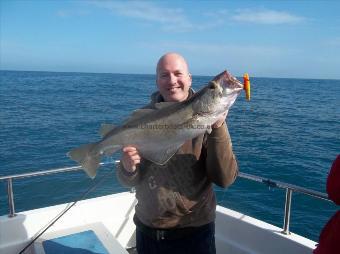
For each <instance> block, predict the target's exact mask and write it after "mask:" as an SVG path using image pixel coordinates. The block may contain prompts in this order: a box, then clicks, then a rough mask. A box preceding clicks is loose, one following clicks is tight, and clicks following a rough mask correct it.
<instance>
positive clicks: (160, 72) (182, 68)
mask: <svg viewBox="0 0 340 254" xmlns="http://www.w3.org/2000/svg"><path fill="white" fill-rule="evenodd" d="M157 86H158V90H159V92H160V93H161V95H162V96H163V98H164V100H165V101H177V102H180V101H184V100H186V99H187V98H188V95H189V89H190V86H191V75H190V73H189V70H188V66H187V64H186V62H185V60H184V59H183V58H182V57H180V56H178V55H166V56H164V57H163V58H162V59H161V60H160V61H159V63H158V66H157Z"/></svg>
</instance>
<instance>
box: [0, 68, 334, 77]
mask: <svg viewBox="0 0 340 254" xmlns="http://www.w3.org/2000/svg"><path fill="white" fill-rule="evenodd" d="M0 71H8V72H14V71H18V72H52V73H87V74H115V75H153V76H154V75H156V74H155V73H118V72H86V71H37V70H9V69H0ZM192 76H198V77H214V76H216V75H202V74H192ZM235 76H236V77H243V75H235ZM250 77H252V78H268V79H309V80H340V78H306V77H274V76H267V77H265V76H251V75H250Z"/></svg>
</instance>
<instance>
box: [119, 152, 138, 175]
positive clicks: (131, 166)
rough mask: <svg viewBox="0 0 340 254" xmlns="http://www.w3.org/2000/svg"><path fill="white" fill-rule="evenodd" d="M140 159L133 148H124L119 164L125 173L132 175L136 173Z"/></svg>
mask: <svg viewBox="0 0 340 254" xmlns="http://www.w3.org/2000/svg"><path fill="white" fill-rule="evenodd" d="M140 160H141V157H140V156H139V153H138V151H137V149H136V147H133V146H126V147H124V148H123V156H122V158H121V162H122V164H123V167H124V169H125V170H126V171H127V172H130V173H133V172H135V171H136V168H137V164H139V163H140Z"/></svg>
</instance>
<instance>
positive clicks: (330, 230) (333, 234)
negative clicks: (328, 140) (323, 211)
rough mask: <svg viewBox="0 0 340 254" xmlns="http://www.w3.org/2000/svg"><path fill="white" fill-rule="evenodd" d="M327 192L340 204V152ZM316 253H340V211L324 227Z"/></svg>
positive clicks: (328, 181)
mask: <svg viewBox="0 0 340 254" xmlns="http://www.w3.org/2000/svg"><path fill="white" fill-rule="evenodd" d="M327 193H328V197H329V199H331V200H332V201H334V203H335V204H337V205H340V154H339V155H338V156H337V158H336V160H335V161H334V162H333V165H332V168H331V171H330V172H329V175H328V178H327ZM313 253H314V254H339V253H340V211H338V212H336V213H335V214H334V215H333V217H332V218H331V219H330V220H329V221H328V222H327V224H326V225H325V227H324V228H323V229H322V231H321V234H320V238H319V244H318V246H317V247H316V249H315V250H314V251H313Z"/></svg>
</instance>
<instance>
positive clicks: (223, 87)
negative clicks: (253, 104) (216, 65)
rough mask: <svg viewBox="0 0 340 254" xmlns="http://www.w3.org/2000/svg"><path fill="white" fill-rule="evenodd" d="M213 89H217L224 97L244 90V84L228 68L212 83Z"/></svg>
mask: <svg viewBox="0 0 340 254" xmlns="http://www.w3.org/2000/svg"><path fill="white" fill-rule="evenodd" d="M209 85H210V87H211V88H212V89H217V90H218V92H219V93H220V95H221V96H222V97H230V96H233V95H235V94H236V97H237V95H238V94H239V93H240V92H241V91H242V90H243V84H242V83H241V82H240V81H238V80H237V78H235V77H234V76H232V75H231V74H230V73H229V72H228V71H227V70H225V71H224V72H222V73H220V74H218V75H217V76H216V77H215V78H213V79H212V80H211V81H210V83H209Z"/></svg>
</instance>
